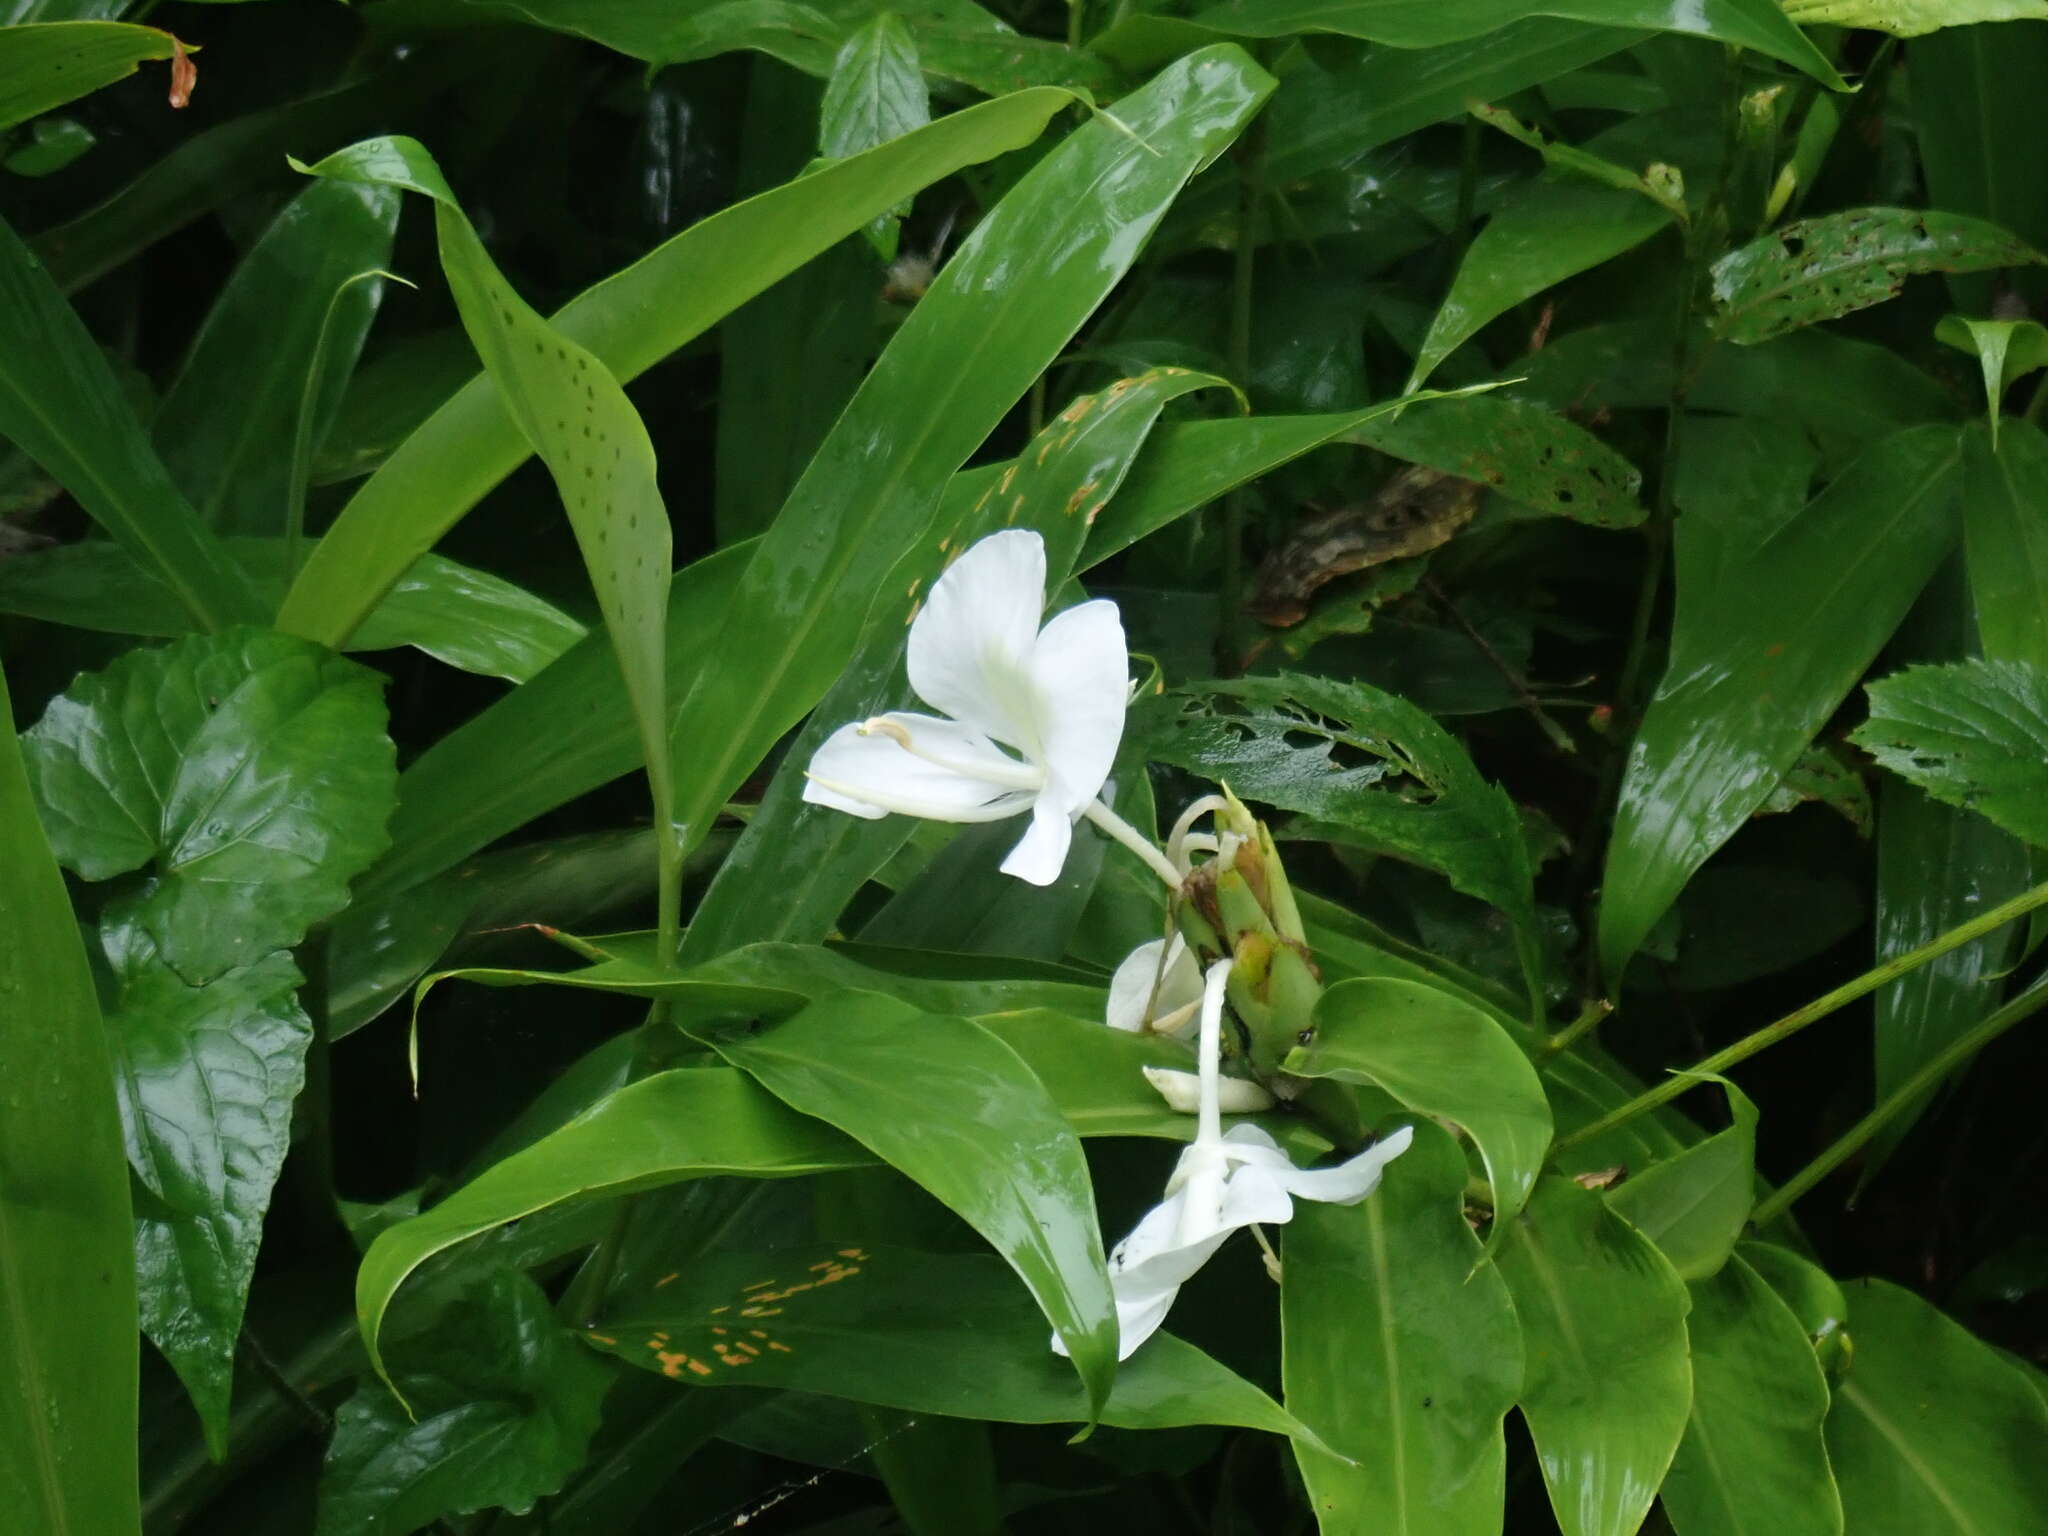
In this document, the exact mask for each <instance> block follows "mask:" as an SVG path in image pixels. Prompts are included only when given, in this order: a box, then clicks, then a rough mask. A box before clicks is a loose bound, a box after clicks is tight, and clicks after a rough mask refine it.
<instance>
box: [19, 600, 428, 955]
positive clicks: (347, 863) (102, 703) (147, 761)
mask: <svg viewBox="0 0 2048 1536" xmlns="http://www.w3.org/2000/svg"><path fill="white" fill-rule="evenodd" d="M383 685H384V679H383V678H382V677H381V676H379V675H378V674H376V673H374V672H371V671H368V670H367V669H365V668H363V667H360V666H358V665H356V664H355V663H354V662H352V661H345V660H343V659H342V658H341V657H338V656H334V655H331V654H329V653H328V652H326V651H324V650H322V649H321V648H320V647H319V646H315V645H310V644H308V643H307V642H305V641H303V640H294V639H292V638H291V637H290V636H287V635H278V634H272V633H269V632H267V631H262V630H232V631H229V632H228V633H226V634H220V635H195V636H192V637H190V638H187V639H184V640H180V641H177V642H176V643H174V644H172V645H169V646H166V647H164V648H163V649H161V650H155V651H131V652H129V653H128V654H127V655H125V656H123V657H121V658H120V659H119V660H117V661H115V662H114V664H113V665H112V666H110V667H108V668H107V669H106V670H105V671H104V672H97V673H92V674H89V675H88V676H85V677H83V678H81V679H79V680H78V681H77V682H75V683H73V684H72V686H71V688H70V690H69V691H68V692H66V693H64V694H62V695H60V696H59V697H58V698H56V699H54V700H52V701H51V704H50V707H49V710H48V711H47V712H46V713H45V714H44V716H43V718H42V720H41V722H40V723H38V724H37V725H36V727H35V729H34V730H32V731H30V732H29V733H28V735H27V736H26V738H25V742H26V745H27V750H28V761H29V773H30V777H31V781H32V782H33V783H34V784H35V786H36V798H37V801H38V803H39V804H40V805H41V807H42V811H43V818H44V822H45V825H47V826H48V827H49V828H50V832H51V845H52V846H53V847H54V848H55V849H56V851H57V857H58V858H59V859H60V860H62V861H63V862H64V863H65V864H67V865H69V866H70V867H71V868H72V869H75V870H76V871H77V872H78V873H79V874H81V875H83V876H84V877H85V878H86V879H88V880H105V879H107V878H109V877H110V876H113V875H118V874H122V873H125V872H126V871H128V870H131V869H139V868H141V867H142V866H143V865H145V864H152V865H153V868H154V871H155V874H156V877H157V878H156V881H155V883H154V885H153V886H152V887H151V888H150V890H149V892H148V894H147V895H146V896H144V897H143V899H142V901H141V904H140V906H139V908H138V909H137V913H136V919H137V921H139V922H140V923H141V925H142V926H143V927H144V928H145V929H147V930H148V932H149V934H150V936H151V938H152V939H153V940H154V941H155V942H156V944H157V945H158V947H159V949H160V950H161V951H162V956H163V959H164V961H165V963H167V964H168V965H169V966H170V967H171V968H172V969H173V970H175V971H177V972H178V974H179V975H181V976H183V977H185V978H186V979H187V980H188V981H190V982H193V983H194V984H198V983H201V982H205V981H209V980H211V979H212V978H214V977H215V976H218V975H220V974H222V973H223V972H225V971H227V970H230V969H232V968H233V967H235V966H238V965H247V964H251V963H253V962H255V961H257V960H259V959H260V958H261V957H263V956H264V955H266V954H268V953H269V952H270V951H271V950H273V949H281V948H288V947H289V946H291V945H293V944H296V943H298V941H299V940H300V939H301V938H303V937H305V933H306V930H307V929H308V928H309V927H311V926H312V925H313V924H314V923H315V922H318V921H319V920H320V919H321V918H323V917H325V916H327V915H328V914H329V913H330V912H334V911H337V910H338V909H340V908H341V907H342V906H343V905H345V904H346V903H347V901H348V886H349V881H350V880H352V879H353V878H354V877H355V876H356V875H358V874H360V873H361V872H362V871H363V870H364V869H365V868H366V867H367V866H368V865H369V863H370V861H371V860H372V859H373V858H375V857H376V855H377V854H378V853H379V852H381V851H382V850H383V848H384V845H385V839H384V821H385V818H386V816H387V815H388V814H389V813H390V806H391V787H392V784H393V782H394V781H395V779H396V773H395V771H394V768H393V763H392V757H393V752H392V746H391V739H390V738H389V737H388V736H386V735H385V734H384V701H383Z"/></svg>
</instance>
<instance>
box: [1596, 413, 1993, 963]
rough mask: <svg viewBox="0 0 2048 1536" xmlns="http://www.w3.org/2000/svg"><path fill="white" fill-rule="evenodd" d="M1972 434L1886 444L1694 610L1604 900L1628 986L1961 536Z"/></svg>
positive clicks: (1611, 857)
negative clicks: (1959, 503)
mask: <svg viewBox="0 0 2048 1536" xmlns="http://www.w3.org/2000/svg"><path fill="white" fill-rule="evenodd" d="M1956 448H1957V443H1956V435H1955V433H1954V431H1952V430H1951V429H1949V428H1947V427H1939V426H1926V427H1912V428H1908V429H1907V430H1905V431H1903V432H1898V433H1894V434H1893V435H1892V436H1890V437H1887V438H1884V439H1882V440H1881V441H1880V442H1878V443H1877V444H1876V445H1875V446H1873V447H1872V448H1870V449H1869V450H1868V451H1867V452H1865V453H1864V454H1863V455H1862V456H1861V457H1859V458H1858V459H1857V460H1856V461H1855V462H1854V463H1853V464H1851V465H1850V466H1849V467H1848V468H1847V469H1846V470H1844V471H1843V472H1842V474H1841V475H1840V476H1839V477H1837V479H1836V480H1835V481H1834V483H1833V484H1832V485H1830V486H1829V487H1828V488H1827V489H1826V490H1825V491H1823V492H1822V493H1821V494H1820V495H1819V496H1817V497H1815V498H1814V499H1813V500H1812V501H1811V502H1809V503H1808V504H1807V506H1806V507H1805V509H1804V510H1803V511H1801V512H1800V513H1799V515H1798V516H1796V517H1795V518H1793V519H1792V520H1791V521H1790V522H1788V523H1787V524H1785V526H1784V527H1783V528H1782V529H1780V530H1779V532H1778V533H1776V534H1775V535H1774V536H1772V537H1771V538H1769V539H1767V540H1766V541H1765V542H1764V543H1762V544H1761V545H1759V546H1757V547H1756V548H1755V549H1754V550H1753V551H1752V552H1751V553H1750V554H1749V555H1748V557H1747V558H1746V559H1744V560H1742V561H1741V562H1740V563H1739V564H1736V563H1730V564H1729V565H1728V567H1727V568H1726V570H1725V572H1724V574H1723V576H1722V579H1721V582H1720V584H1719V586H1718V587H1717V588H1715V589H1714V595H1713V597H1712V598H1711V599H1710V600H1709V601H1708V602H1707V603H1705V604H1703V605H1702V606H1701V607H1700V608H1682V609H1681V611H1680V614H1679V616H1678V617H1679V620H1680V624H1679V626H1677V627H1674V630H1673V633H1672V642H1671V660H1670V663H1669V664H1668V666H1667V667H1666V669H1665V673H1664V677H1663V680H1662V681H1661V682H1660V683H1659V684H1658V687H1657V694H1656V697H1655V698H1653V699H1652V700H1651V701H1650V707H1649V709H1648V711H1647V713H1646V714H1645V716H1644V719H1643V724H1642V727H1641V729H1640V730H1639V731H1638V732H1637V734H1636V739H1635V742H1634V744H1633V746H1632V747H1631V748H1630V751H1629V760H1628V768H1627V771H1626V774H1625V776H1624V778H1623V781H1622V789H1621V801H1620V807H1619V809H1618V811H1617V813H1616V818H1615V824H1614V835H1613V839H1612V841H1611V843H1610V844H1609V848H1608V855H1607V873H1606V877H1605V880H1604V881H1603V887H1602V891H1601V899H1600V956H1601V964H1602V967H1603V968H1604V969H1605V971H1606V973H1607V975H1608V976H1609V977H1619V976H1620V974H1621V972H1622V970H1623V968H1624V967H1625V966H1626V964H1627V962H1628V960H1629V957H1630V956H1631V955H1633V954H1634V953H1635V952H1636V950H1637V948H1638V947H1640V945H1641V944H1642V942H1643V939H1644V937H1645V936H1646V935H1647V934H1648V933H1649V931H1650V929H1651V928H1652V927H1654V926H1655V925H1656V923H1657V921H1658V919H1660V918H1661V917H1662V916H1663V915H1664V913H1665V912H1666V911H1668V910H1669V908H1670V906H1671V903H1672V902H1673V901H1674V900H1675V899H1676V898H1677V895H1678V893H1679V891H1680V890H1682V889H1683V888H1684V886H1685V882H1686V881H1687V880H1688V879H1690V878H1691V876H1692V874H1693V872H1694V871H1695V870H1697V869H1698V868H1699V867H1700V865H1701V864H1703V863H1705V862H1706V860H1707V858H1708V857H1709V856H1710V855H1711V854H1712V853H1713V852H1714V850H1715V849H1717V848H1719V847H1720V846H1721V845H1722V844H1723V843H1725V842H1726V841H1727V840H1728V839H1729V838H1730V837H1731V836H1733V835H1734V833H1735V831H1736V830H1737V829H1738V828H1739V827H1741V826H1742V825H1743V823H1744V822H1745V821H1747V820H1748V819H1749V816H1750V814H1751V812H1753V811H1755V810H1756V808H1757V807H1758V806H1760V805H1761V804H1763V802H1764V801H1765V800H1766V799H1767V798H1769V796H1770V794H1771V792H1772V790H1774V789H1775V788H1776V787H1777V786H1778V784H1779V782H1780V781H1781V780H1782V779H1783V778H1784V776H1785V772H1786V770H1787V769H1789V768H1790V767H1791V766H1792V764H1793V763H1794V762H1796V761H1797V760H1798V757H1799V754H1800V753H1801V752H1802V751H1803V750H1805V748H1806V746H1807V744H1808V743H1809V742H1810V741H1811V740H1812V739H1813V736H1814V734H1815V732H1817V731H1818V730H1819V729H1820V727H1821V725H1822V724H1823V723H1825V721H1826V720H1827V718H1828V716H1829V715H1831V714H1833V713H1834V711H1835V709H1836V708H1837V707H1838V706H1839V705H1840V704H1841V702H1842V700H1843V699H1844V698H1845V697H1846V696H1847V695H1848V692H1849V690H1850V688H1851V687H1853V686H1854V684H1855V682H1856V680H1857V678H1859V677H1860V676H1861V675H1862V673H1863V670H1864V668H1865V667H1867V666H1868V665H1869V664H1870V662H1871V659H1872V658H1873V657H1875V656H1876V654H1877V652H1878V648H1879V647H1880V646H1882V645H1883V644H1884V642H1885V640H1886V639H1887V638H1889V636H1890V635H1891V632H1892V630H1893V629H1894V628H1895V627H1896V626H1897V624H1898V622H1899V620H1900V619H1901V618H1902V617H1903V616H1904V614H1905V612H1906V610H1907V608H1908V607H1909V606H1910V605H1911V604H1912V601H1913V598H1914V597H1915V595H1916V594H1918V592H1919V591H1920V589H1921V587H1922V586H1924V585H1925V584H1926V582H1927V579H1928V577H1929V575H1930V574H1932V572H1933V570H1934V568H1935V566H1936V565H1937V564H1938V563H1939V562H1940V560H1941V557H1942V555H1943V554H1944V553H1945V552H1946V550H1947V548H1948V545H1949V542H1950V540H1951V539H1952V538H1953V537H1954V524H1953V521H1952V517H1951V513H1952V498H1953V496H1954V494H1955V491H1956V489H1957V483H1958V476H1957V473H1956V467H1957V466H1956Z"/></svg>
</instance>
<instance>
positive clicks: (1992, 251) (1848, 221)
mask: <svg viewBox="0 0 2048 1536" xmlns="http://www.w3.org/2000/svg"><path fill="white" fill-rule="evenodd" d="M2041 260H2043V257H2042V256H2041V254H2040V253H2039V252H2038V251H2036V250H2034V249H2033V247H2031V246H2029V245H2028V244H2027V243H2026V242H2025V241H2024V240H2021V239H2020V238H2019V237H2018V236H2016V235H2013V234H2011V233H2009V232H2008V231H2006V230H2004V229H2001V228H2000V227H1999V226H1998V225H1996V224H1992V223H1988V222H1986V221H1985V220H1983V219H1972V218H1966V217H1964V216H1963V215H1962V214H1957V213H1942V212H1939V211H1937V210H1933V209H1916V208H1853V209H1850V210H1848V211H1847V212H1844V213H1828V214H1822V215H1821V216H1820V217H1818V218H1812V219H1799V220H1797V221H1795V222H1793V223H1791V224H1787V225H1785V226H1784V227H1783V228H1781V229H1776V230H1773V231H1772V232H1771V233H1770V234H1768V235H1764V236H1762V237H1760V238H1758V239H1756V240H1752V241H1751V242H1750V243H1749V244H1747V245H1745V246H1741V247H1739V248H1738V249H1736V250H1733V251H1730V252H1729V253H1728V254H1727V255H1725V256H1723V257H1722V258H1721V259H1720V260H1719V261H1717V262H1715V263H1714V304H1715V307H1716V309H1717V311H1718V313H1717V315H1716V318H1715V331H1716V333H1717V334H1718V335H1720V336H1722V337H1724V338H1726V339H1727V340H1729V341H1733V342H1739V343H1741V344H1743V345H1745V346H1747V345H1751V344H1754V343H1756V342H1759V341H1769V340H1770V339H1771V338H1772V337H1773V336H1782V335H1783V334H1784V333H1785V332H1787V331H1792V330H1797V329H1798V328H1799V327H1800V326H1804V325H1815V324H1818V323H1819V322H1821V321H1823V320H1833V319H1836V318H1838V317H1839V316H1842V315H1847V314H1852V313H1854V312H1855V311H1856V310H1859V309H1868V308H1869V307H1870V306H1871V305H1873V304H1882V303H1883V302H1884V301H1885V300H1886V299H1889V298H1891V297H1892V296H1893V295H1894V294H1896V293H1897V292H1898V291H1899V289H1900V288H1901V287H1902V286H1904V284H1905V281H1906V279H1907V278H1909V277H1918V276H1921V275H1923V274H1925V273H1929V272H1982V271H1986V270H1988V269H1991V268H1994V267H2017V266H2026V265H2030V264H2033V263H2038V262H2040V261H2041Z"/></svg>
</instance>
